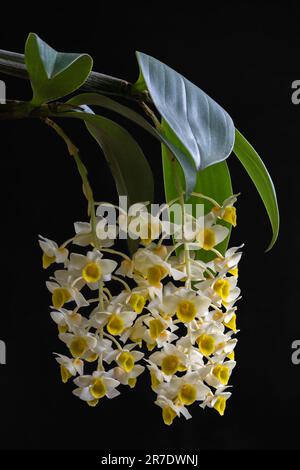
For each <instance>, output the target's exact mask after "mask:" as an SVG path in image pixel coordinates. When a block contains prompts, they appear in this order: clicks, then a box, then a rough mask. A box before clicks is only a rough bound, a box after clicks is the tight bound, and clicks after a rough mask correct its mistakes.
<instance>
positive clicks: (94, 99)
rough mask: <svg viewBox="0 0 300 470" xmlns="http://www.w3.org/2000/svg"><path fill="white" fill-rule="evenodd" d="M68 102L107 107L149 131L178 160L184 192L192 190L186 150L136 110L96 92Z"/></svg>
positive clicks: (192, 176) (190, 164)
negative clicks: (182, 175) (182, 176)
mask: <svg viewBox="0 0 300 470" xmlns="http://www.w3.org/2000/svg"><path fill="white" fill-rule="evenodd" d="M68 104H73V105H76V106H81V105H89V106H92V105H94V106H101V107H103V108H106V109H109V110H110V111H114V112H116V113H118V114H120V115H122V116H124V117H126V118H128V119H130V120H131V121H133V122H134V123H135V124H137V125H139V126H140V127H142V128H143V129H144V130H146V131H147V132H149V133H150V134H151V135H152V136H153V137H155V138H156V139H158V140H159V141H160V142H162V143H164V144H165V145H166V146H167V147H168V148H169V150H170V151H171V153H172V154H173V155H174V156H175V158H176V159H177V161H178V162H179V164H180V166H181V168H182V170H183V174H184V185H185V188H186V193H187V194H190V193H191V192H192V191H193V189H194V187H195V184H196V176H197V173H196V167H195V165H194V162H193V160H192V159H191V158H190V157H189V156H188V155H187V153H186V152H184V151H182V150H181V148H179V147H178V146H176V145H174V143H172V142H171V141H170V140H169V139H168V138H167V137H166V135H165V133H164V130H163V129H162V130H158V129H156V128H154V127H153V126H151V124H149V122H148V121H147V120H146V119H144V118H143V117H142V116H141V115H140V114H138V113H137V112H135V111H133V110H132V109H130V108H127V107H126V106H124V105H122V104H120V103H118V102H116V101H113V100H112V99H110V98H107V97H106V96H102V95H99V94H97V93H83V94H80V95H77V96H75V97H74V98H72V99H70V100H69V101H68ZM178 142H179V141H178Z"/></svg>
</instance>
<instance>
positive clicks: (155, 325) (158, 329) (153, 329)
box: [149, 318, 165, 340]
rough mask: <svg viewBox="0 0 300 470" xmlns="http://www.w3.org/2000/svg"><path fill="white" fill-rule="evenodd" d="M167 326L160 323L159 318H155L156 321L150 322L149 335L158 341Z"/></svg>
mask: <svg viewBox="0 0 300 470" xmlns="http://www.w3.org/2000/svg"><path fill="white" fill-rule="evenodd" d="M164 329H165V326H164V324H163V323H162V322H161V321H160V319H159V318H155V319H154V320H150V322H149V334H150V337H151V338H152V339H154V340H156V339H157V338H158V337H159V335H160V334H161V333H162V332H163V331H164Z"/></svg>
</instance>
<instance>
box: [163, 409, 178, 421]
mask: <svg viewBox="0 0 300 470" xmlns="http://www.w3.org/2000/svg"><path fill="white" fill-rule="evenodd" d="M176 416H177V414H176V413H175V411H174V410H173V408H171V407H170V406H165V407H164V408H163V410H162V417H163V420H164V423H165V424H166V425H167V426H170V425H171V424H172V423H173V421H174V418H176Z"/></svg>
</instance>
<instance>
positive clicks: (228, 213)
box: [222, 206, 236, 227]
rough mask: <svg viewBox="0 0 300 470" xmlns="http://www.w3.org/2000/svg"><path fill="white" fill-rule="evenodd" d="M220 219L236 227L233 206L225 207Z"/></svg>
mask: <svg viewBox="0 0 300 470" xmlns="http://www.w3.org/2000/svg"><path fill="white" fill-rule="evenodd" d="M222 219H223V220H225V222H228V223H229V224H231V225H233V227H236V208H235V207H233V206H227V207H225V210H224V214H223V217H222Z"/></svg>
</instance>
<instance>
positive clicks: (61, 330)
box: [57, 325, 69, 333]
mask: <svg viewBox="0 0 300 470" xmlns="http://www.w3.org/2000/svg"><path fill="white" fill-rule="evenodd" d="M57 328H58V331H59V333H66V332H67V331H68V329H69V328H68V325H57Z"/></svg>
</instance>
